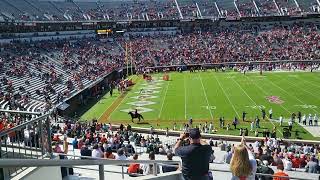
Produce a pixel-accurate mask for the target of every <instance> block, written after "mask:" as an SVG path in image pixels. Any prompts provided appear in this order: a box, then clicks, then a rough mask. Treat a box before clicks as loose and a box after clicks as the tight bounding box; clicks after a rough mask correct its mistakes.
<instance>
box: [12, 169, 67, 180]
mask: <svg viewBox="0 0 320 180" xmlns="http://www.w3.org/2000/svg"><path fill="white" fill-rule="evenodd" d="M12 179H23V180H43V179H45V180H61V179H62V177H61V170H60V167H40V168H28V169H27V170H25V171H24V172H22V173H20V174H19V175H17V176H15V177H14V178H12Z"/></svg>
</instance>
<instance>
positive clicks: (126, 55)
mask: <svg viewBox="0 0 320 180" xmlns="http://www.w3.org/2000/svg"><path fill="white" fill-rule="evenodd" d="M125 58H126V63H127V77H128V75H129V63H128V44H127V42H126V54H125Z"/></svg>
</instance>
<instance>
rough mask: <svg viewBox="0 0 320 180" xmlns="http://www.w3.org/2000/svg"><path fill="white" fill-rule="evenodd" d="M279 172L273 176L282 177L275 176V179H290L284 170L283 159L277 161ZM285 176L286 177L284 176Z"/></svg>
mask: <svg viewBox="0 0 320 180" xmlns="http://www.w3.org/2000/svg"><path fill="white" fill-rule="evenodd" d="M277 170H278V171H277V172H276V173H274V174H273V176H281V177H273V180H287V179H289V176H288V174H287V173H285V172H284V171H283V170H284V165H283V162H282V161H281V160H279V161H277ZM283 176H285V177H283Z"/></svg>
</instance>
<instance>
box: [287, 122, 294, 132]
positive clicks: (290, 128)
mask: <svg viewBox="0 0 320 180" xmlns="http://www.w3.org/2000/svg"><path fill="white" fill-rule="evenodd" d="M292 125H293V123H292V120H291V119H290V121H288V126H289V131H291V130H292Z"/></svg>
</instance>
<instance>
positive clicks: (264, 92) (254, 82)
mask: <svg viewBox="0 0 320 180" xmlns="http://www.w3.org/2000/svg"><path fill="white" fill-rule="evenodd" d="M246 78H247V79H249V80H250V81H251V82H253V84H254V85H255V86H256V87H258V88H259V89H260V90H261V91H262V92H263V94H265V95H268V93H267V92H266V91H265V90H264V89H263V88H261V87H260V86H258V85H257V83H256V81H253V80H251V79H250V78H248V77H247V76H246ZM279 105H280V106H281V107H282V108H283V109H284V110H285V111H287V112H288V113H289V114H291V112H290V111H289V110H288V109H287V108H285V107H284V106H283V105H282V104H279Z"/></svg>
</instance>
